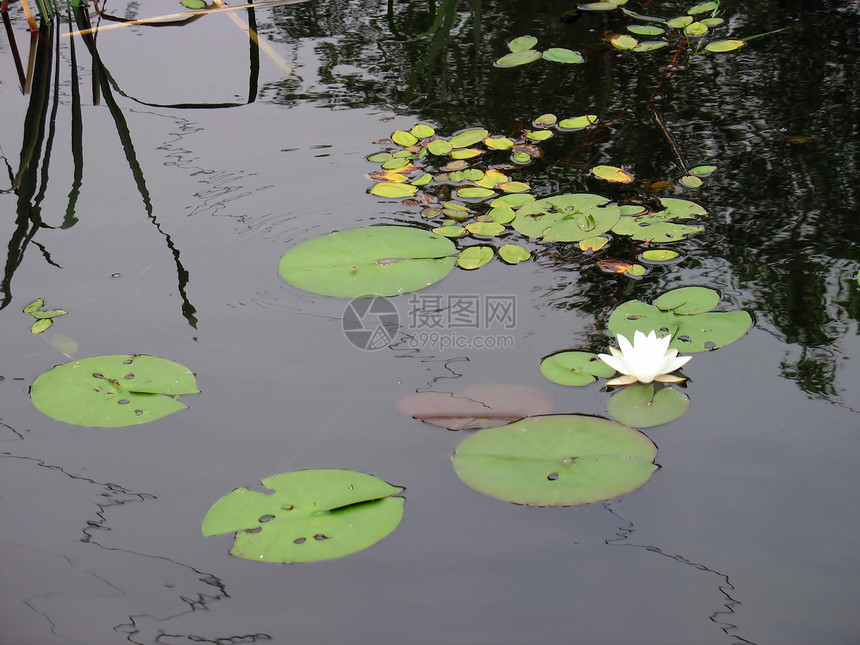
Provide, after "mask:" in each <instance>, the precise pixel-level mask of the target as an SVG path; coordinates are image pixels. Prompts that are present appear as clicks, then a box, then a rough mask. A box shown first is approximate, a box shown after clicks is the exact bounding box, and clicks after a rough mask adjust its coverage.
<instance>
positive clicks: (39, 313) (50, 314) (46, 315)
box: [24, 298, 69, 334]
mask: <svg viewBox="0 0 860 645" xmlns="http://www.w3.org/2000/svg"><path fill="white" fill-rule="evenodd" d="M44 306H45V301H44V300H43V299H42V298H36V299H35V300H34V301H33V302H31V303H30V304H29V305H27V306H26V307H24V313H25V314H30V315H31V316H32V317H33V318H35V319H36V321H35V322H34V323H33V324H32V325H30V332H32V333H34V334H41V333H42V332H43V331H45V330H46V329H47V328H48V327H50V326H51V325H52V324H53V322H54V318H56V317H57V316H65V315H66V314H67V313H69V312H68V311H64V310H62V309H48V310H43V309H42V307H44Z"/></svg>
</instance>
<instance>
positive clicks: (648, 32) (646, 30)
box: [627, 25, 664, 36]
mask: <svg viewBox="0 0 860 645" xmlns="http://www.w3.org/2000/svg"><path fill="white" fill-rule="evenodd" d="M627 31H629V32H630V33H631V34H636V35H637V36H662V35H663V33H664V31H663V30H662V29H661V28H660V27H657V26H654V25H628V27H627Z"/></svg>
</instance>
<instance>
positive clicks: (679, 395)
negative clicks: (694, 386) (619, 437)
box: [607, 383, 690, 428]
mask: <svg viewBox="0 0 860 645" xmlns="http://www.w3.org/2000/svg"><path fill="white" fill-rule="evenodd" d="M689 407H690V398H689V397H688V396H687V395H686V394H684V393H683V392H681V391H680V390H676V389H675V388H672V387H660V389H658V390H657V391H656V393H655V387H654V383H648V384H645V383H637V384H635V385H628V386H626V387H623V388H621V389H620V390H618V391H617V392H615V393H614V394H613V395H612V396H611V397H610V398H609V405H608V408H607V410H608V412H609V416H611V417H612V418H613V419H615V420H616V421H618V422H620V423H623V424H625V425H628V426H630V427H632V428H651V427H653V426H659V425H662V424H664V423H669V422H670V421H674V420H675V419H677V418H678V417H680V416H681V415H683V414H684V413H685V412H686V411H687V408H689Z"/></svg>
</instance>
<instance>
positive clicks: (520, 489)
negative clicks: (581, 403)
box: [452, 414, 657, 506]
mask: <svg viewBox="0 0 860 645" xmlns="http://www.w3.org/2000/svg"><path fill="white" fill-rule="evenodd" d="M656 456H657V447H656V446H655V445H654V444H653V443H652V442H651V440H650V439H648V437H646V436H645V435H644V434H642V433H641V432H639V431H637V430H633V429H632V428H628V427H626V426H623V425H621V424H618V423H615V422H613V421H607V420H605V419H598V418H596V417H589V416H583V415H576V414H563V415H551V416H542V417H529V418H526V419H523V420H521V421H516V422H514V423H511V424H508V425H506V426H503V427H500V428H489V429H487V430H480V431H478V432H477V433H475V434H474V435H472V436H471V437H468V438H466V439H465V440H463V441H461V442H460V444H459V445H458V446H457V450H456V451H455V452H454V456H453V458H452V462H453V465H454V471H455V472H456V473H457V477H459V478H460V480H461V481H462V482H463V483H465V484H466V485H467V486H469V487H470V488H473V489H474V490H476V491H478V492H479V493H482V494H484V495H488V496H490V497H493V498H496V499H501V500H504V501H508V502H513V503H515V504H528V505H532V506H574V505H577V504H590V503H592V502H598V501H602V500H607V499H612V498H613V497H618V496H620V495H624V494H625V493H629V492H631V491H633V490H636V489H637V488H639V487H640V486H642V485H643V484H645V483H646V482H647V481H648V479H650V477H651V474H652V473H653V472H654V471H655V470H656V469H657V466H656V465H655V464H654V463H653V461H654V458H655V457H656Z"/></svg>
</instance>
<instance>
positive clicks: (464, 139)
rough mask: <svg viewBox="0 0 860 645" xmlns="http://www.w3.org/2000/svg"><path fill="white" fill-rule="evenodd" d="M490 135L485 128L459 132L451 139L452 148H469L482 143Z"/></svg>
mask: <svg viewBox="0 0 860 645" xmlns="http://www.w3.org/2000/svg"><path fill="white" fill-rule="evenodd" d="M488 134H489V133H488V132H487V131H486V130H484V129H483V128H468V129H466V130H461V131H460V132H457V133H456V134H455V135H454V136H453V137H451V139H450V142H451V146H453V147H454V148H468V147H469V146H473V145H475V144H476V143H478V142H480V141H482V140H483V139H484V138H485V137H486V136H487V135H488Z"/></svg>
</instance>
